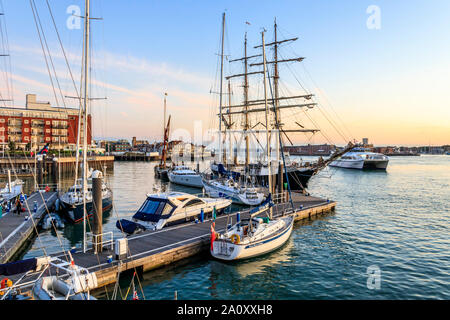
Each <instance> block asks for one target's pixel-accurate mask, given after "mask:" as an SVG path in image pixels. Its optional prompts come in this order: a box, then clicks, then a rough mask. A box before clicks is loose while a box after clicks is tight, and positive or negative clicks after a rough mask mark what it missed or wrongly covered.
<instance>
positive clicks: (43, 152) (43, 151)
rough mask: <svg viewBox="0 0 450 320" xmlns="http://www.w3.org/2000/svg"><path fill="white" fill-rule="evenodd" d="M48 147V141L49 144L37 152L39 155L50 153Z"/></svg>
mask: <svg viewBox="0 0 450 320" xmlns="http://www.w3.org/2000/svg"><path fill="white" fill-rule="evenodd" d="M48 147H49V144H48V143H47V144H46V145H45V146H44V147H43V148H42V150H41V151H39V152H38V153H37V154H38V155H44V154H47V153H48Z"/></svg>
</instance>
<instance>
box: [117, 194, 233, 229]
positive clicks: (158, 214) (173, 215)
mask: <svg viewBox="0 0 450 320" xmlns="http://www.w3.org/2000/svg"><path fill="white" fill-rule="evenodd" d="M230 205H231V200H228V199H212V198H200V197H197V196H195V195H193V194H189V193H184V192H168V193H154V194H147V199H146V200H145V202H144V203H143V204H142V206H141V207H140V208H139V210H138V211H137V212H136V213H135V214H134V216H133V217H132V221H129V220H126V219H121V220H119V221H117V223H116V227H117V228H118V229H119V230H123V231H124V232H126V233H128V234H133V233H137V232H140V231H144V230H159V229H162V228H163V227H164V226H166V225H169V224H175V223H181V222H186V221H189V220H191V219H193V218H196V217H198V216H200V214H201V211H202V210H203V213H204V214H207V213H211V212H212V211H213V210H214V208H215V210H216V211H217V213H219V212H220V211H223V209H225V208H227V207H228V206H230Z"/></svg>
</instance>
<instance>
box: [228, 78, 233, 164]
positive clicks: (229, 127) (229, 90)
mask: <svg viewBox="0 0 450 320" xmlns="http://www.w3.org/2000/svg"><path fill="white" fill-rule="evenodd" d="M230 106H231V83H230V80H228V124H227V129H229V130H228V143H229V144H230V145H229V146H228V150H229V151H228V153H229V155H228V159H229V163H230V164H231V163H233V146H232V144H231V114H230V112H231V109H230Z"/></svg>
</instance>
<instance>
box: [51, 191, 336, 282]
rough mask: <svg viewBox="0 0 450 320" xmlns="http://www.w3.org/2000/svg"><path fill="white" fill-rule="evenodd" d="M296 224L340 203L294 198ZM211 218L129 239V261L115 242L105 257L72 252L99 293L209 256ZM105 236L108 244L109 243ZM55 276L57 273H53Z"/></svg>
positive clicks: (280, 208)
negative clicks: (123, 278)
mask: <svg viewBox="0 0 450 320" xmlns="http://www.w3.org/2000/svg"><path fill="white" fill-rule="evenodd" d="M293 202H294V208H295V211H294V212H293V214H294V215H295V220H296V221H298V220H302V219H308V218H311V217H314V216H317V215H320V214H323V213H328V212H331V211H334V209H335V207H336V202H334V201H328V200H324V199H321V198H316V197H311V196H303V195H301V194H293ZM273 208H274V210H273V215H274V217H276V216H279V215H281V214H282V213H283V212H286V213H288V214H290V213H291V214H292V212H288V211H285V210H290V209H291V205H290V203H280V204H276V205H275V206H274V207H273ZM240 213H241V218H245V216H246V213H248V211H246V212H242V211H241V212H240ZM236 214H237V212H234V213H230V214H223V215H220V216H218V217H217V218H216V228H215V229H216V231H218V232H220V231H222V230H224V229H225V227H226V224H227V222H228V223H231V220H232V221H233V222H236ZM210 230H211V217H208V219H206V220H205V221H204V222H203V223H200V222H198V223H195V222H194V221H192V222H187V223H183V224H178V225H174V226H170V227H165V228H163V229H162V230H158V231H147V232H143V233H140V234H136V235H132V236H128V237H127V239H128V254H127V257H125V258H123V259H121V260H116V259H115V253H114V248H113V241H112V240H111V241H109V242H108V244H107V245H104V246H103V251H102V252H101V253H98V254H96V253H94V251H93V250H92V248H88V251H87V252H86V253H83V252H82V251H80V250H76V251H72V256H73V260H74V263H75V264H76V265H78V266H80V267H84V268H87V269H88V270H89V271H90V272H95V274H96V277H97V282H98V286H97V288H96V289H99V288H102V287H104V286H106V285H109V284H112V283H115V282H116V280H117V278H118V276H119V274H120V273H121V272H124V271H127V270H137V271H138V272H146V271H149V270H152V269H155V268H159V267H162V266H165V265H169V264H171V263H174V262H176V261H179V260H182V259H185V258H188V257H191V256H194V255H197V254H200V253H204V252H207V251H208V250H209V245H210ZM105 238H106V237H105V236H104V240H103V241H104V242H107V241H105ZM52 256H53V257H55V256H56V257H58V258H60V259H61V260H66V259H67V255H66V254H65V253H59V254H53V255H52ZM108 256H112V257H113V258H112V262H108ZM52 274H54V273H52Z"/></svg>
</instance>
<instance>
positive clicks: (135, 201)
mask: <svg viewBox="0 0 450 320" xmlns="http://www.w3.org/2000/svg"><path fill="white" fill-rule="evenodd" d="M304 158H305V157H304ZM154 165H155V163H148V162H116V163H115V165H114V166H115V168H114V173H113V174H112V175H111V176H109V177H108V184H109V186H110V187H111V188H112V189H113V192H114V209H113V210H112V211H111V212H110V213H109V214H108V215H106V217H105V218H104V232H107V231H112V232H113V233H114V236H115V237H116V236H117V237H120V236H121V235H120V232H119V230H117V229H116V227H115V222H116V221H117V219H118V218H123V217H130V216H131V215H133V214H134V212H135V211H136V210H137V209H138V207H139V206H140V205H141V203H142V202H143V201H144V199H145V195H146V193H151V192H152V191H153V185H154V183H155V178H154V176H153V172H154V171H153V166H154ZM205 166H206V163H203V164H202V167H205ZM64 183H65V184H66V185H67V186H68V185H69V184H70V183H73V182H72V181H71V180H70V179H66V180H64ZM157 183H158V184H159V181H157ZM165 186H166V187H167V188H168V189H171V190H174V189H175V190H182V191H185V192H192V193H198V192H200V190H199V189H191V188H186V187H180V186H174V185H170V184H169V183H166V184H165ZM309 191H310V193H311V194H312V195H316V196H321V197H323V198H329V199H333V200H335V201H337V203H338V205H337V208H336V212H335V213H333V214H330V215H327V216H324V217H321V218H318V219H314V220H311V221H306V222H302V223H298V224H296V226H295V229H294V231H293V233H292V237H291V239H290V240H289V242H288V243H287V244H286V245H285V246H284V247H282V248H281V249H279V250H278V251H276V252H273V253H271V254H269V255H266V256H264V257H259V258H256V259H252V260H248V261H243V262H238V263H223V262H219V261H214V260H212V259H210V257H209V256H208V255H204V256H199V257H197V258H194V259H189V260H187V261H184V262H181V263H177V264H176V265H173V266H168V267H164V268H162V269H159V270H155V271H152V272H148V273H146V274H144V279H142V281H141V282H140V284H141V285H142V288H143V294H144V295H145V298H146V299H173V296H174V291H175V290H176V291H177V292H178V299H449V298H450V264H449V261H450V233H449V232H448V230H449V228H450V203H449V198H450V157H449V156H426V155H425V156H420V157H392V158H391V159H390V162H389V166H388V170H387V172H381V171H376V172H375V171H372V172H370V171H358V170H348V169H337V168H336V169H335V168H328V169H327V170H325V171H323V172H321V173H320V174H319V175H318V176H316V177H314V178H313V179H312V180H311V181H310V185H309ZM235 209H236V208H235ZM82 232H83V231H82V224H78V225H69V226H67V227H66V228H65V229H64V230H62V231H60V233H59V236H58V237H57V236H56V234H55V233H54V231H45V232H42V233H41V234H40V236H39V237H38V238H36V239H35V240H34V241H33V243H32V244H31V246H30V248H28V250H27V252H25V253H24V257H25V258H27V257H33V256H39V255H41V254H42V253H43V248H45V251H46V252H47V253H52V252H57V251H61V249H62V247H64V248H65V249H68V248H71V247H72V246H81V241H82ZM373 272H375V274H374V273H373ZM376 272H379V277H378V276H377V274H376ZM374 277H375V278H374ZM374 279H375V280H374ZM377 279H379V282H378V281H377ZM378 284H379V286H378ZM128 285H129V281H124V282H123V286H124V287H125V289H126V287H127V286H128ZM138 288H139V287H138ZM111 291H112V289H111V288H106V289H105V290H100V291H99V292H98V293H97V294H96V295H97V296H98V297H99V298H106V297H107V296H108V295H109V294H108V292H111ZM138 293H139V294H140V295H142V292H141V291H140V289H139V290H138Z"/></svg>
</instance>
